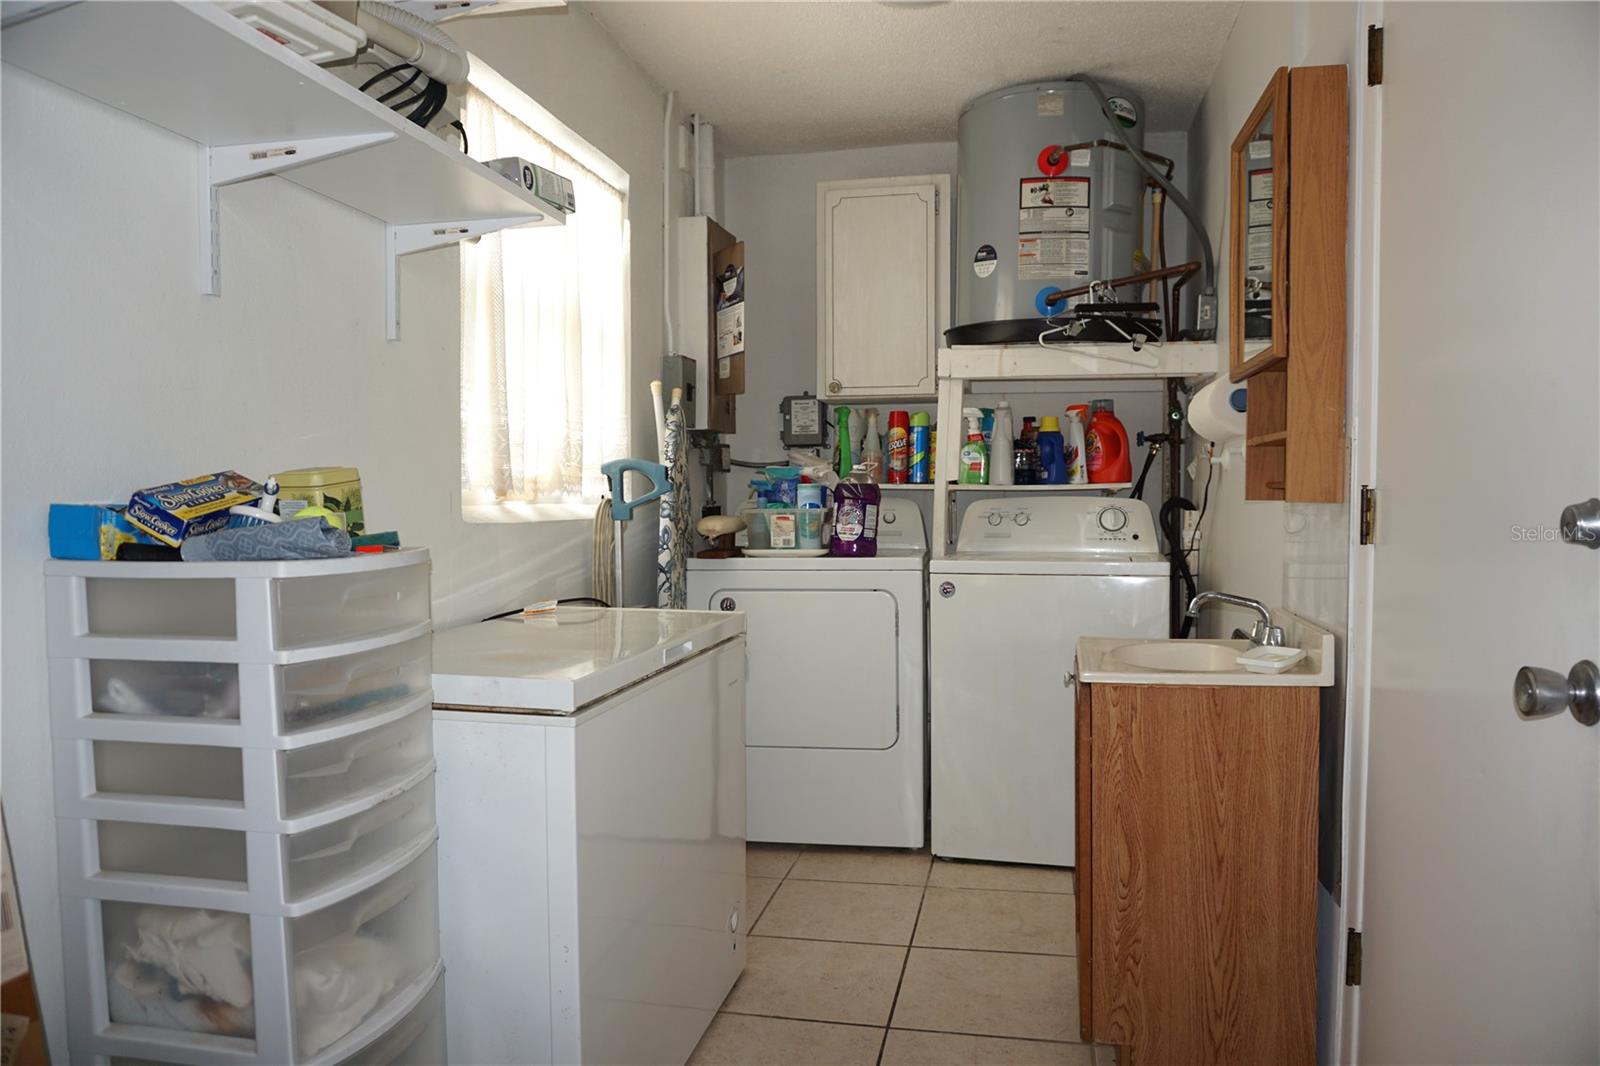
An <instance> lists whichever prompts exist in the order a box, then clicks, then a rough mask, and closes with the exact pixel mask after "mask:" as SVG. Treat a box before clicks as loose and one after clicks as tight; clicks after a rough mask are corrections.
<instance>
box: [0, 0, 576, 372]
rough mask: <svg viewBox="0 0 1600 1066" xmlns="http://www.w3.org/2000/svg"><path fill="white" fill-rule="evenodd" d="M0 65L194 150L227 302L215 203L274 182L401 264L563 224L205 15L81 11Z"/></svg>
mask: <svg viewBox="0 0 1600 1066" xmlns="http://www.w3.org/2000/svg"><path fill="white" fill-rule="evenodd" d="M0 58H4V60H5V62H7V63H10V64H12V65H13V66H16V67H19V68H21V69H22V70H26V71H28V72H29V73H30V74H34V75H36V76H38V77H40V78H43V79H45V80H46V81H51V82H54V83H55V84H57V85H60V86H62V87H64V88H67V89H71V90H72V91H74V92H77V93H81V94H83V95H84V96H87V97H90V98H91V99H93V100H97V101H99V102H100V103H102V104H104V105H106V106H107V107H111V108H114V109H116V110H118V111H122V112H124V113H126V114H129V115H133V116H134V117H136V118H140V119H143V120H144V121H146V122H149V123H152V124H153V125H156V126H160V127H161V128H162V129H166V130H170V131H171V132H173V133H176V134H179V135H180V136H183V137H187V138H188V139H190V140H192V141H194V142H196V144H197V145H198V151H197V164H196V165H197V168H198V181H197V190H196V191H197V196H198V205H197V206H198V216H199V219H200V227H199V256H198V265H199V279H200V290H201V292H203V293H207V294H210V295H217V294H219V293H220V292H221V257H220V245H219V236H218V232H217V211H216V205H217V201H216V195H217V189H218V188H219V187H221V186H223V185H228V184H232V183H234V182H238V181H247V180H249V179H251V178H256V177H262V176H265V175H268V174H276V175H279V176H281V177H283V178H285V179H286V180H288V181H292V182H294V183H295V184H297V185H300V186H302V187H303V188H306V189H309V190H311V191H312V192H315V193H317V194H319V195H321V196H325V197H327V198H328V199H330V200H334V201H337V202H338V203H341V204H344V205H345V206H346V207H350V208H354V209H355V210H357V211H360V212H362V213H363V214H367V215H370V216H372V217H373V218H375V219H378V220H379V221H381V222H383V223H385V224H386V227H387V234H386V249H387V252H388V255H387V260H388V312H389V314H388V335H389V339H391V340H395V339H398V337H399V310H398V307H399V304H398V285H399V276H398V265H397V259H398V257H399V256H401V255H404V254H407V253H408V252H412V251H422V250H424V249H427V248H436V247H440V246H442V245H445V244H452V243H455V242H457V241H460V240H465V239H468V238H471V237H476V236H479V235H481V234H483V233H488V232H493V231H494V230H497V229H504V228H507V227H509V226H525V225H561V224H563V222H564V221H565V220H564V219H563V218H562V216H561V215H560V214H559V213H554V212H550V211H548V209H547V208H546V207H545V206H544V204H543V203H541V202H540V201H539V200H538V199H536V198H535V197H534V196H533V195H532V194H530V193H528V192H527V191H526V190H524V189H523V188H522V187H521V186H519V185H517V184H515V183H514V182H511V181H509V180H507V179H506V178H503V177H501V176H500V175H498V174H496V173H494V172H493V171H491V170H489V169H488V168H487V167H484V166H483V165H482V164H481V163H478V162H476V161H474V160H473V159H471V158H469V157H468V156H466V155H465V154H463V153H462V152H461V151H459V150H458V149H457V148H456V147H455V146H454V145H451V144H447V143H446V142H444V141H442V140H440V139H439V138H438V137H435V136H434V135H433V134H431V133H428V132H426V131H425V130H423V129H422V128H420V127H419V126H417V125H416V124H415V123H413V122H410V121H409V120H407V119H406V118H405V117H404V116H403V115H400V114H397V113H396V112H394V111H391V110H389V108H387V107H385V106H384V105H382V104H380V103H378V102H377V101H376V100H374V99H372V98H371V97H369V96H367V95H366V94H365V93H362V92H360V91H359V90H357V89H356V88H355V87H354V86H352V85H348V84H346V83H345V82H343V81H340V80H339V79H338V78H336V77H334V76H333V75H332V74H330V73H328V72H327V71H325V70H322V69H321V68H320V67H318V66H316V65H315V64H313V63H310V62H307V61H306V60H304V59H302V58H300V57H299V56H297V55H295V54H294V52H292V51H291V50H289V49H288V48H286V47H284V46H282V45H279V44H277V43H276V42H274V41H272V40H271V39H270V38H268V37H266V36H264V35H262V34H260V33H258V32H257V31H255V30H253V29H251V28H250V27H249V26H247V25H246V24H245V23H244V22H242V21H240V20H239V19H237V18H235V17H234V16H232V15H230V14H228V13H227V12H226V11H224V10H222V9H220V8H219V7H216V6H213V5H210V4H181V3H173V2H167V0H161V2H152V3H115V4H112V3H105V4H98V3H80V4H71V5H66V6H63V7H60V8H56V9H51V10H48V11H45V12H44V13H43V14H40V15H37V16H35V17H32V18H28V19H26V20H19V21H17V22H14V23H12V24H11V25H8V26H7V27H6V28H5V32H4V34H3V36H0ZM107 178H108V180H115V179H116V175H115V169H114V168H111V169H110V170H109V172H108V175H107Z"/></svg>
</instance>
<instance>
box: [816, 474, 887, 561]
mask: <svg viewBox="0 0 1600 1066" xmlns="http://www.w3.org/2000/svg"><path fill="white" fill-rule="evenodd" d="M882 503H883V490H882V489H880V488H878V486H877V485H876V484H874V483H872V482H871V481H869V480H867V471H866V468H865V467H863V466H857V467H856V468H855V469H853V470H851V472H850V476H849V477H847V478H845V479H844V480H843V481H841V482H839V484H838V485H837V486H836V487H835V488H834V490H833V534H832V536H831V537H830V538H829V540H828V554H829V555H848V556H854V557H856V558H860V559H870V558H872V557H873V556H875V555H877V554H878V508H879V506H881V505H882Z"/></svg>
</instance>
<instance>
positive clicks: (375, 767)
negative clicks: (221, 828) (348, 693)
mask: <svg viewBox="0 0 1600 1066" xmlns="http://www.w3.org/2000/svg"><path fill="white" fill-rule="evenodd" d="M277 755H278V758H279V759H280V760H281V763H280V765H281V767H282V782H283V784H282V789H283V817H285V818H295V817H299V816H300V815H304V814H308V813H310V812H312V811H315V810H318V809H319V808H322V807H330V806H334V805H336V804H338V803H340V802H341V801H343V800H347V799H349V798H351V797H352V796H357V795H361V794H364V793H367V792H372V791H375V790H377V789H379V788H382V787H384V786H385V785H389V784H394V783H398V782H400V781H403V780H404V779H406V778H407V777H410V776H412V775H413V774H415V773H416V772H417V770H418V769H420V768H421V767H423V766H424V765H426V764H427V763H428V762H429V761H430V760H431V759H432V758H433V710H432V708H431V707H423V708H421V709H420V710H418V711H417V712H416V713H415V714H408V715H406V716H405V717H404V718H402V719H400V720H399V721H398V722H391V723H389V724H388V725H385V726H381V727H379V728H377V729H371V730H368V731H367V732H364V733H357V734H355V735H354V736H349V737H342V738H340V739H338V740H330V741H328V742H327V743H325V744H314V745H312V746H310V747H306V748H297V749H295V750H293V751H284V752H278V753H277Z"/></svg>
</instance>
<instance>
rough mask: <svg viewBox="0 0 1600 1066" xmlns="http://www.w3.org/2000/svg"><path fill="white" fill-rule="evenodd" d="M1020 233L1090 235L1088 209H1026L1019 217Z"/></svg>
mask: <svg viewBox="0 0 1600 1066" xmlns="http://www.w3.org/2000/svg"><path fill="white" fill-rule="evenodd" d="M1017 232H1018V233H1088V232H1089V209H1088V208H1087V207H1025V208H1023V209H1022V211H1021V212H1020V213H1019V215H1018V219H1017Z"/></svg>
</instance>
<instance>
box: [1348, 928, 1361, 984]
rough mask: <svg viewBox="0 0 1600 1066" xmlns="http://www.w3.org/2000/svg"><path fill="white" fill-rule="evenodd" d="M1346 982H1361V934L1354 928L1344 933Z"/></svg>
mask: <svg viewBox="0 0 1600 1066" xmlns="http://www.w3.org/2000/svg"><path fill="white" fill-rule="evenodd" d="M1344 983H1345V984H1347V985H1359V984H1361V934H1360V933H1359V932H1358V931H1356V930H1354V929H1346V930H1345V935H1344Z"/></svg>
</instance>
